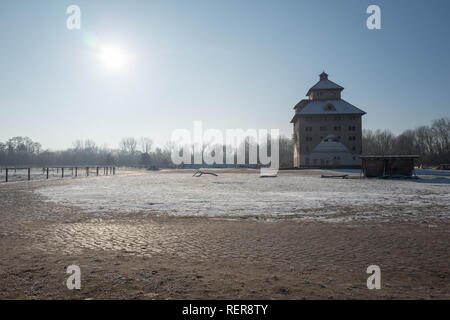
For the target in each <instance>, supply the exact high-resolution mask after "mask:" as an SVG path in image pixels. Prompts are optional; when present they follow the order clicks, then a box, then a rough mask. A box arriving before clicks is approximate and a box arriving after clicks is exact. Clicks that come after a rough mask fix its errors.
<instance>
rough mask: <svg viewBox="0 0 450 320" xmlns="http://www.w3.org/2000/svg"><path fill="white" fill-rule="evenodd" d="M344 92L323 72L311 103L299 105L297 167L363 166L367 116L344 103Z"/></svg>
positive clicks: (295, 120)
mask: <svg viewBox="0 0 450 320" xmlns="http://www.w3.org/2000/svg"><path fill="white" fill-rule="evenodd" d="M342 90H344V88H343V87H341V86H339V85H337V84H336V83H334V82H332V81H330V80H328V75H327V74H326V73H325V72H323V73H322V74H321V75H320V80H319V82H317V83H316V84H315V85H314V86H313V87H312V88H311V89H309V90H308V93H307V94H306V95H307V97H308V99H303V100H301V101H300V102H299V103H297V104H296V105H295V107H294V110H295V115H294V117H293V118H292V120H291V123H293V125H294V135H293V138H294V166H295V167H345V166H359V165H361V159H360V158H359V156H360V155H361V151H362V150H361V149H362V144H361V140H362V128H361V117H362V116H363V115H364V114H366V113H365V112H364V111H362V110H360V109H358V108H357V107H355V106H354V105H352V104H350V103H348V102H347V101H345V100H343V99H341V92H342Z"/></svg>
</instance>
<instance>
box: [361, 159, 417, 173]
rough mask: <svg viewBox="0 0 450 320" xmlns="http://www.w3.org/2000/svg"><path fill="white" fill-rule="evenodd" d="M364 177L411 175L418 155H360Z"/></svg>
mask: <svg viewBox="0 0 450 320" xmlns="http://www.w3.org/2000/svg"><path fill="white" fill-rule="evenodd" d="M360 158H361V160H362V171H363V173H364V176H365V177H368V178H370V177H402V176H403V177H411V176H412V175H413V174H414V160H415V159H418V158H419V156H418V155H392V156H384V155H383V156H381V155H374V156H361V157H360Z"/></svg>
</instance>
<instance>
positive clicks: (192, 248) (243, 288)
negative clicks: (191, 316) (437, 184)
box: [0, 171, 450, 299]
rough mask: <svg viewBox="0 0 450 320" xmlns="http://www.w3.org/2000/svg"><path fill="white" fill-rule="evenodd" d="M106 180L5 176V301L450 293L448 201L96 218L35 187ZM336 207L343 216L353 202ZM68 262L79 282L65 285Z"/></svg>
mask: <svg viewBox="0 0 450 320" xmlns="http://www.w3.org/2000/svg"><path fill="white" fill-rule="evenodd" d="M161 174H163V173H161ZM295 174H297V175H299V176H302V175H305V176H309V175H317V174H316V173H311V172H309V173H308V172H306V171H305V172H299V173H295ZM101 179H110V180H112V179H116V178H115V177H90V178H80V179H66V180H53V181H31V182H13V183H9V184H5V183H3V184H0V298H1V299H98V298H100V299H115V298H120V299H122V298H123V299H405V298H406V299H413V298H414V299H449V298H450V281H449V280H450V228H449V222H448V219H447V218H446V217H447V214H448V212H442V210H447V209H446V208H447V207H448V205H449V204H448V203H432V202H430V203H428V204H427V206H423V207H420V206H419V207H418V208H419V209H418V211H419V215H420V213H421V210H422V211H423V213H424V217H419V218H417V219H409V220H407V219H406V220H405V219H388V220H386V219H382V220H377V219H362V220H361V219H360V220H358V219H350V220H345V219H344V220H342V219H341V220H339V221H340V222H331V221H327V220H323V221H322V220H314V219H297V218H296V217H295V216H292V215H280V216H266V215H254V214H251V215H245V214H243V215H236V216H226V215H218V216H212V217H211V216H210V217H205V216H173V215H170V214H164V213H162V209H158V210H155V211H152V210H137V211H120V210H116V209H114V208H106V209H105V210H104V211H102V214H101V215H98V214H95V213H92V212H89V211H86V210H85V209H83V208H82V207H81V206H77V205H74V204H73V202H72V201H70V202H69V201H68V202H67V203H64V202H62V201H61V200H60V201H56V202H55V201H48V200H49V199H48V198H47V197H46V196H44V195H43V194H42V192H40V191H39V190H41V189H42V188H50V189H49V190H53V189H54V188H59V187H61V188H67V187H70V188H74V190H75V189H76V188H81V187H82V186H83V184H85V183H91V182H89V181H92V183H100V182H101V181H102V180H101ZM198 179H203V178H198ZM269 179H270V178H269ZM274 179H276V178H274ZM88 180H89V181H88ZM261 180H264V179H261ZM103 181H105V180H103ZM199 181H203V180H199ZM444 187H445V186H444ZM446 187H447V188H448V186H446ZM233 188H234V187H233ZM125 191H127V190H125V189H124V192H125ZM430 192H434V191H430ZM103 194H104V196H105V197H108V196H109V195H110V193H109V192H108V190H104V191H103ZM132 201H133V199H130V202H132ZM426 201H429V200H426ZM426 201H425V202H426ZM404 206H405V208H406V209H408V210H409V207H408V204H407V203H406V204H404ZM433 208H434V209H433ZM368 209H373V208H368ZM401 209H402V208H401V206H400V205H399V206H397V207H396V208H395V210H397V211H401ZM336 210H337V211H339V213H338V214H336V215H335V217H337V218H339V217H340V215H342V216H346V215H348V214H349V212H352V210H355V208H354V207H352V206H348V207H343V206H340V207H336V208H334V211H336ZM358 210H359V209H358ZM406 211H407V210H406ZM443 214H445V216H443ZM414 216H417V214H415V215H414ZM436 217H440V218H436ZM73 264H75V265H78V266H80V268H81V283H82V284H81V285H82V288H81V290H68V289H67V287H66V279H67V277H68V276H69V275H68V274H66V272H65V269H66V267H67V266H69V265H73ZM371 264H376V265H378V266H380V268H381V289H380V290H368V289H367V287H366V279H367V277H368V276H369V275H368V274H366V268H367V267H368V266H369V265H371Z"/></svg>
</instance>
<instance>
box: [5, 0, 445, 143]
mask: <svg viewBox="0 0 450 320" xmlns="http://www.w3.org/2000/svg"><path fill="white" fill-rule="evenodd" d="M72 4H75V5H78V6H79V7H80V8H81V30H72V31H71V30H68V29H67V28H66V19H67V17H68V16H69V15H68V14H66V8H67V7H68V6H69V5H72ZM370 4H377V5H379V6H380V7H381V26H382V30H368V29H367V27H366V19H367V17H368V15H367V14H366V9H367V7H368V6H369V5H370ZM449 21H450V1H447V0H432V1H379V0H373V1H363V0H354V1H350V0H341V1H336V0H330V1H319V0H308V1H300V0H298V1H261V0H258V1H250V0H246V1H242V0H241V1H234V0H220V1H219V0H208V1H195V0H189V1H188V0H184V1H167V0H166V1H149V0H147V1H144V0H142V1H129V0H128V1H125V0H123V1H111V0H108V1H104V0H89V1H79V0H78V1H76V0H72V1H64V0H53V1H50V0H47V1H45V0H40V1H35V0H33V1H31V0H30V1H21V0H14V1H12V0H9V1H8V0H2V1H1V2H0V40H1V50H0V88H1V89H0V108H1V116H0V119H1V125H0V141H4V140H6V139H7V138H10V137H12V136H18V135H21V136H29V137H30V138H32V139H33V140H37V141H39V142H41V143H42V144H43V146H44V147H45V148H52V149H60V148H66V147H70V146H71V145H72V143H73V141H74V140H76V139H87V138H91V139H94V140H95V141H96V142H97V143H98V144H100V145H102V144H107V145H108V146H110V147H117V145H118V142H119V140H120V139H121V138H122V137H126V136H135V137H140V136H149V137H152V138H153V139H154V140H155V141H156V142H157V143H158V144H160V145H162V144H163V143H164V141H166V140H168V139H169V138H170V135H171V132H172V131H173V130H174V129H177V128H186V129H191V128H192V125H193V121H194V120H202V121H203V124H204V127H205V129H206V128H218V129H226V128H242V129H247V128H267V129H270V128H279V129H280V131H281V133H283V134H286V135H290V134H291V132H292V127H291V124H290V123H289V121H290V120H291V118H292V115H293V109H292V108H293V106H294V105H295V104H296V103H297V102H298V101H299V100H300V99H303V98H304V96H305V94H306V92H307V90H308V89H309V88H310V87H311V86H312V85H314V84H315V83H316V82H317V81H318V75H319V74H320V73H321V72H322V71H323V70H325V71H326V72H327V73H329V75H330V76H329V77H330V80H332V81H335V82H336V83H338V84H340V85H342V86H343V87H345V90H344V91H343V98H344V99H345V100H347V101H348V102H350V103H352V104H354V105H356V106H357V107H359V108H361V109H363V110H364V111H366V112H367V115H366V116H364V120H363V126H364V128H371V129H375V128H382V129H384V128H388V129H390V130H392V131H394V132H396V133H399V132H400V131H401V130H403V129H406V128H413V127H415V126H418V125H421V124H429V123H430V122H431V120H432V119H436V118H439V117H444V116H447V117H448V116H450V112H449V108H450V99H449V93H450V81H449V80H448V77H449V75H448V73H449V71H450V59H449V56H450V41H449V34H450V22H449ZM104 47H115V48H120V50H121V51H122V53H123V54H124V55H126V57H127V63H126V64H125V65H123V66H122V67H121V68H120V69H119V70H110V69H108V68H106V67H105V65H104V62H105V61H102V59H100V58H99V50H101V48H104Z"/></svg>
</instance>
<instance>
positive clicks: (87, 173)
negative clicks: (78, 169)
mask: <svg viewBox="0 0 450 320" xmlns="http://www.w3.org/2000/svg"><path fill="white" fill-rule="evenodd" d="M86 177H89V167H86Z"/></svg>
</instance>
